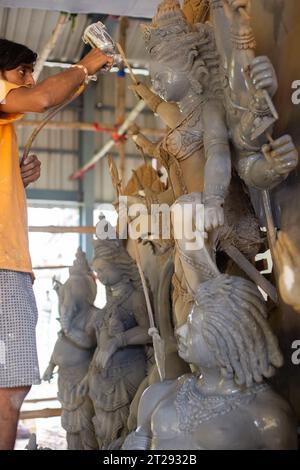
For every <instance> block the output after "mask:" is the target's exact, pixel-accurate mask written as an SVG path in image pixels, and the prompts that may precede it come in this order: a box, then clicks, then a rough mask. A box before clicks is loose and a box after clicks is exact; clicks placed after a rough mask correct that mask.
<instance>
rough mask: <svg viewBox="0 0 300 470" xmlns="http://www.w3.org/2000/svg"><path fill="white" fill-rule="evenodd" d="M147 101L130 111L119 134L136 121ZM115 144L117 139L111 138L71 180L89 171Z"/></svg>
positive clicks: (141, 101)
mask: <svg viewBox="0 0 300 470" xmlns="http://www.w3.org/2000/svg"><path fill="white" fill-rule="evenodd" d="M145 107H146V103H145V101H143V100H140V101H139V102H138V103H137V105H136V106H135V107H134V108H133V110H132V111H131V112H130V113H129V115H128V116H127V118H126V119H125V121H124V123H123V124H122V126H121V127H119V129H118V131H117V134H118V135H120V136H122V135H123V134H124V133H125V132H126V131H127V130H128V129H129V127H130V126H131V124H133V123H134V121H135V120H136V118H137V117H138V115H139V114H140V113H141V112H142V111H143V109H145ZM114 145H115V141H114V140H113V139H111V140H109V141H108V142H107V143H106V144H105V145H104V147H102V149H101V150H99V152H97V153H96V154H95V155H94V156H93V158H91V160H90V161H88V162H87V163H86V164H85V165H84V166H83V167H81V168H79V170H77V171H75V172H74V173H73V174H72V175H71V176H70V180H76V179H79V178H82V177H83V176H84V175H85V173H87V172H88V171H89V170H91V169H92V168H94V166H95V165H96V163H98V162H99V161H100V160H101V159H102V158H103V157H105V156H106V155H107V154H108V152H109V151H110V150H111V149H112V148H113V146H114Z"/></svg>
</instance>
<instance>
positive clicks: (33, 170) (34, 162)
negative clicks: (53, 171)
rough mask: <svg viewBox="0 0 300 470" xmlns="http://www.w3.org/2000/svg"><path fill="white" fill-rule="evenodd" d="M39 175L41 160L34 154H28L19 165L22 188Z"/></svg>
mask: <svg viewBox="0 0 300 470" xmlns="http://www.w3.org/2000/svg"><path fill="white" fill-rule="evenodd" d="M40 176H41V162H40V161H39V159H38V157H37V156H36V155H29V157H28V158H26V160H25V161H24V162H23V164H22V166H21V177H22V180H23V184H24V188H27V186H28V185H29V184H30V183H34V182H35V181H37V180H38V179H39V177H40Z"/></svg>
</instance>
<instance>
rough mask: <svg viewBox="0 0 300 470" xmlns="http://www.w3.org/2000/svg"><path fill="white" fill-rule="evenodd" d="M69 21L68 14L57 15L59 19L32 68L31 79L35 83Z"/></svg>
mask: <svg viewBox="0 0 300 470" xmlns="http://www.w3.org/2000/svg"><path fill="white" fill-rule="evenodd" d="M69 21H70V15H69V14H68V13H61V14H60V15H59V18H58V21H57V24H56V26H55V28H54V30H53V31H52V34H51V36H50V38H49V40H48V42H47V44H46V45H45V47H44V49H43V50H42V52H41V53H40V54H39V56H38V60H37V62H36V64H35V66H34V72H33V77H34V79H35V81H37V80H38V78H39V76H40V74H41V72H42V70H43V68H44V65H45V62H46V61H47V59H48V57H49V56H50V54H51V52H53V50H54V48H55V46H56V44H57V42H58V40H59V38H60V36H61V34H62V32H63V30H64V27H65V25H66V24H67V23H68V22H69Z"/></svg>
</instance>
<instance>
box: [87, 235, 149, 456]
mask: <svg viewBox="0 0 300 470" xmlns="http://www.w3.org/2000/svg"><path fill="white" fill-rule="evenodd" d="M93 268H94V270H95V271H96V273H97V276H98V279H99V280H100V282H101V283H102V284H104V285H105V286H106V288H107V303H106V306H105V307H104V309H103V310H102V311H101V315H99V316H98V317H97V321H96V322H95V324H94V328H95V334H96V337H97V344H98V346H97V349H96V351H95V354H94V357H93V360H92V363H91V365H90V369H89V373H88V376H87V377H86V379H85V381H83V384H82V385H84V382H85V384H86V385H88V389H89V396H90V398H91V400H92V402H93V405H94V409H95V417H94V419H93V422H94V426H95V432H96V436H97V441H98V445H99V448H100V449H108V448H119V447H120V446H121V444H122V442H123V440H124V438H125V437H126V435H127V433H128V431H127V426H126V423H127V419H128V416H129V407H130V404H131V402H132V400H133V398H134V396H135V393H136V391H137V389H138V387H139V385H140V384H141V382H142V381H143V380H144V378H145V376H146V373H147V354H146V352H147V351H146V348H145V346H146V345H147V344H149V345H151V338H150V336H149V335H148V329H149V319H148V314H147V308H146V304H145V297H144V292H143V289H142V284H141V280H140V277H139V272H138V269H137V266H136V264H135V262H134V261H133V260H132V258H131V257H130V256H129V254H128V253H127V251H126V250H125V248H124V246H123V244H122V241H121V240H118V239H116V240H110V239H106V240H100V239H99V240H97V241H95V242H94V261H93Z"/></svg>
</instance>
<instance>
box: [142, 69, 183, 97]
mask: <svg viewBox="0 0 300 470" xmlns="http://www.w3.org/2000/svg"><path fill="white" fill-rule="evenodd" d="M150 75H151V81H152V86H153V89H154V91H155V92H156V93H157V94H158V95H159V96H160V97H161V98H163V99H164V100H166V101H175V102H179V101H181V100H182V99H183V98H184V97H185V96H186V94H187V93H188V91H189V89H190V82H189V80H188V78H187V76H186V74H185V73H183V72H177V71H174V70H172V69H171V68H170V67H167V66H166V65H161V64H160V63H158V62H152V63H151V65H150Z"/></svg>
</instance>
